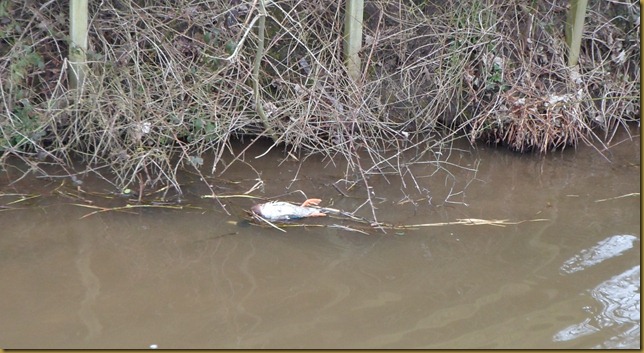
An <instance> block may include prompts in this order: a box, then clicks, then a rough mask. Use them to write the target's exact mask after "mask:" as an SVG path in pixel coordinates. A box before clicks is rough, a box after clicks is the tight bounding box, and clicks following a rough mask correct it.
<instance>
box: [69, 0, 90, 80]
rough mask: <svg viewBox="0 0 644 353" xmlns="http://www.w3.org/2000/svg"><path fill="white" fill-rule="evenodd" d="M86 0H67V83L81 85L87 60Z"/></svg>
mask: <svg viewBox="0 0 644 353" xmlns="http://www.w3.org/2000/svg"><path fill="white" fill-rule="evenodd" d="M87 12H88V0H69V38H70V43H69V58H68V61H69V64H70V70H69V75H68V78H69V85H70V88H72V89H75V88H79V87H82V86H83V82H84V81H85V65H86V61H87V56H86V53H87V26H88V25H87V23H88V21H87V19H88V16H87Z"/></svg>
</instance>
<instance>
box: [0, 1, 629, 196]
mask: <svg viewBox="0 0 644 353" xmlns="http://www.w3.org/2000/svg"><path fill="white" fill-rule="evenodd" d="M533 3H534V5H529V4H524V2H514V1H511V2H506V1H494V0H476V1H463V2H457V1H446V2H433V1H429V2H420V1H414V2H400V1H384V0H376V1H368V2H367V3H366V7H365V32H364V50H363V53H362V61H363V67H364V75H363V80H362V81H361V82H353V81H351V80H350V79H348V78H347V75H346V72H345V69H344V65H343V62H342V58H341V53H342V35H341V33H342V23H343V21H342V16H343V11H342V10H343V3H342V2H340V1H337V2H333V1H331V2H309V1H300V2H294V1H288V0H284V1H281V0H280V1H273V2H271V3H270V5H269V6H268V8H267V10H268V17H267V21H266V23H267V28H266V45H265V52H264V53H262V55H263V56H262V58H263V59H262V62H261V72H260V80H261V90H260V97H259V99H260V101H261V104H262V107H263V109H264V111H265V112H266V113H267V116H268V121H267V122H266V121H262V120H261V119H259V117H258V114H257V112H256V106H255V97H254V95H253V88H252V78H251V74H252V65H253V58H254V57H255V54H256V53H255V51H256V43H257V28H256V27H257V26H256V19H257V15H258V11H257V8H256V7H255V6H254V3H253V2H242V1H239V0H225V1H224V0H206V1H203V0H202V1H194V0H183V1H170V0H156V1H153V0H106V1H90V16H91V18H90V20H91V23H90V33H89V37H90V50H89V52H88V53H87V54H88V61H89V62H88V65H89V69H90V71H89V73H88V79H87V82H86V85H85V86H84V87H83V88H82V92H80V94H81V99H80V101H78V102H76V101H75V100H74V97H75V95H76V94H77V92H72V91H69V90H68V89H67V79H66V76H67V72H66V70H67V65H66V59H65V58H66V56H67V55H66V53H67V42H66V41H67V26H68V19H67V15H66V14H67V9H68V3H67V1H41V2H36V1H23V0H0V98H1V102H0V105H1V109H0V111H1V113H0V151H1V152H2V160H3V161H4V160H5V159H6V157H7V156H10V155H13V156H19V157H20V158H24V159H25V160H30V161H37V160H38V159H37V158H40V159H43V158H49V159H50V160H54V161H55V162H57V163H60V164H61V165H68V164H69V163H70V161H71V160H72V159H73V158H76V157H79V156H80V157H81V158H82V159H83V160H84V161H85V162H86V165H87V168H88V170H90V171H93V172H95V173H97V174H99V175H101V176H102V177H104V178H105V179H106V180H107V179H109V180H110V182H112V183H113V184H114V185H115V187H118V188H119V189H122V188H125V187H127V186H129V185H132V184H137V183H139V182H142V183H144V184H145V185H154V184H156V183H159V182H160V183H162V184H164V185H165V184H170V185H173V186H174V187H175V188H177V189H178V190H179V189H180V187H179V182H178V181H177V170H178V169H179V168H181V167H188V168H195V169H199V167H201V165H202V163H203V156H204V154H206V153H208V154H213V155H214V156H215V159H214V162H213V165H212V166H211V171H213V172H214V171H215V169H217V168H218V165H219V164H220V160H221V157H222V155H224V153H226V152H227V151H229V150H230V141H231V138H234V137H240V136H242V137H248V136H251V140H253V139H254V138H255V137H258V136H269V135H271V136H273V137H275V145H279V146H284V147H283V148H285V149H286V150H287V151H288V152H289V153H291V154H298V153H322V154H324V155H326V156H329V157H330V158H344V159H346V160H347V161H349V165H350V167H351V168H353V169H354V170H358V171H360V173H361V174H362V175H363V176H364V174H365V173H370V172H382V171H383V170H389V171H391V170H393V171H397V172H401V170H400V164H399V163H398V162H392V160H393V159H392V158H391V154H388V155H387V157H386V156H385V154H386V153H389V152H391V151H394V152H395V154H396V155H397V156H399V155H400V154H402V153H403V152H405V151H407V150H412V149H413V150H415V151H417V152H418V153H430V154H432V156H433V157H432V158H434V159H436V160H439V159H440V158H441V157H440V156H441V155H442V154H441V150H443V149H446V148H447V149H448V148H449V142H450V141H452V140H453V139H454V138H456V137H457V136H459V135H463V134H467V135H468V136H469V137H470V139H471V140H472V141H477V140H483V141H488V142H493V143H502V144H505V145H507V146H509V147H510V148H512V149H515V150H519V151H523V150H526V149H535V150H538V151H541V152H545V151H548V150H551V149H553V148H561V147H565V146H570V145H575V144H576V143H578V141H579V140H583V141H586V142H591V141H606V140H610V138H611V136H612V134H613V133H614V131H615V130H616V128H617V127H619V126H620V125H623V124H627V123H628V122H629V121H633V120H639V106H640V102H639V90H640V81H639V66H640V49H639V45H640V42H639V34H638V33H639V5H638V3H635V2H633V3H628V2H614V1H601V2H591V4H590V7H589V16H588V22H587V26H586V28H587V31H586V34H585V35H584V40H583V48H582V53H581V58H580V66H579V68H569V67H567V66H566V64H565V63H566V60H565V53H566V50H565V47H564V45H565V42H564V38H563V35H564V34H563V33H564V31H563V21H564V19H565V11H566V8H565V4H566V3H567V1H554V0H553V1H539V2H533ZM267 125H269V126H267ZM601 131H603V136H599V135H601V133H599V134H598V132H601ZM269 132H270V133H269ZM437 136H439V137H437ZM361 152H365V153H366V155H368V156H369V158H370V161H368V163H366V164H365V162H362V164H361V162H360V161H359V158H358V153H361ZM32 163H33V162H32ZM367 164H368V165H369V166H367ZM373 165H376V166H377V168H372V167H371V166H373Z"/></svg>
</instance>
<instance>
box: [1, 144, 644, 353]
mask: <svg viewBox="0 0 644 353" xmlns="http://www.w3.org/2000/svg"><path fill="white" fill-rule="evenodd" d="M635 133H639V132H638V131H636V132H635ZM615 141H623V142H621V143H614V144H613V145H612V146H610V149H609V150H607V151H604V154H605V156H606V157H607V158H608V159H609V160H607V159H606V158H604V157H602V156H601V155H600V154H599V153H597V151H596V150H594V149H592V148H590V147H585V146H580V147H579V148H577V149H576V150H573V149H568V150H565V151H563V152H556V153H553V154H551V155H549V156H547V157H542V156H535V155H520V154H515V153H511V152H507V151H504V150H500V149H495V148H490V147H485V146H479V147H478V148H477V149H470V148H468V146H467V145H466V144H462V145H461V149H460V150H454V151H453V152H452V154H451V156H450V159H449V160H450V161H451V162H453V163H455V165H460V166H464V167H467V168H458V167H455V166H454V165H452V166H447V165H446V170H439V171H436V168H435V166H434V165H432V164H431V163H429V162H430V159H429V158H428V163H427V164H421V165H416V166H412V167H410V168H409V169H408V170H407V174H406V176H405V178H403V179H402V181H401V180H400V178H396V177H395V176H393V175H389V176H387V175H385V176H376V175H374V176H372V177H370V178H369V179H368V180H369V184H370V187H371V188H372V197H373V202H374V204H375V205H376V207H377V209H376V211H375V215H376V216H377V217H378V220H379V221H381V222H390V223H393V224H397V225H410V224H427V223H439V222H454V221H456V220H458V219H465V218H475V219H484V220H506V219H507V220H509V221H523V220H533V219H546V220H545V221H539V222H525V223H520V224H513V225H506V226H505V227H501V226H493V225H458V224H457V225H437V226H433V227H421V228H418V229H416V230H409V229H405V230H388V231H387V232H386V233H382V232H373V231H372V232H370V234H369V235H364V234H361V233H358V232H353V231H348V230H347V229H343V228H340V227H334V225H339V226H344V227H354V228H357V227H358V225H356V224H353V223H351V222H347V221H343V220H340V219H333V218H328V219H321V218H320V219H315V220H308V221H306V222H309V223H311V224H314V225H324V226H325V227H314V226H311V227H291V228H287V229H286V230H287V232H285V233H283V232H280V231H278V230H275V229H272V228H270V227H268V228H263V227H257V226H252V225H248V224H247V223H245V222H240V221H241V220H243V219H244V217H245V213H244V210H247V209H249V207H250V206H251V205H252V204H253V202H256V201H253V200H252V199H249V198H241V197H240V198H227V199H222V200H221V201H222V203H223V204H224V205H225V207H226V210H227V211H228V213H230V215H228V214H227V213H226V212H224V211H222V209H221V207H220V206H219V205H218V204H217V203H216V201H214V200H212V199H202V198H200V196H201V195H207V194H209V193H210V191H209V190H208V189H207V188H206V187H205V186H204V184H203V183H200V182H199V180H198V176H191V177H192V178H193V179H194V180H193V182H188V183H186V185H184V193H185V194H184V200H183V201H182V203H181V205H183V206H185V207H186V208H184V209H183V210H173V209H168V208H162V207H160V208H139V209H129V210H127V211H128V212H117V211H109V212H99V213H95V214H91V215H89V216H88V214H90V213H92V212H94V211H95V209H91V208H87V207H81V206H78V205H74V204H84V205H88V204H89V203H90V202H94V203H93V204H92V205H95V206H101V207H117V206H122V205H124V204H125V199H123V198H118V197H115V198H114V199H108V198H107V197H106V196H105V195H108V191H113V190H111V189H110V188H109V187H107V186H106V185H102V184H101V183H100V181H99V180H93V179H92V178H90V177H87V178H84V179H82V180H83V184H82V185H81V190H85V189H87V190H90V189H92V190H99V191H100V190H104V193H103V194H101V195H90V194H87V193H82V192H80V191H78V190H77V189H76V188H75V187H74V186H73V185H72V183H71V182H70V180H69V179H65V178H54V179H46V178H45V179H43V178H35V177H34V176H33V175H30V176H27V177H25V178H24V179H22V180H20V181H19V182H17V183H14V184H9V183H8V179H9V178H11V177H15V175H19V173H22V172H21V170H22V169H21V168H23V169H24V168H25V167H24V166H21V165H20V164H19V163H16V164H15V165H14V166H12V167H9V168H7V170H5V171H3V173H2V175H1V179H0V191H1V192H2V196H1V197H0V202H1V205H2V208H1V209H0V227H1V228H0V229H1V233H2V236H1V237H0V251H1V256H0V261H1V263H2V265H1V266H0V279H1V281H2V298H3V300H2V301H1V302H0V312H2V315H1V316H0V346H2V347H3V348H616V347H619V348H639V346H640V260H641V259H640V254H641V252H640V244H641V240H640V229H641V228H640V196H639V192H640V144H639V137H636V138H635V139H634V140H628V139H626V136H623V137H621V138H617V139H616V140H615ZM265 147H266V146H262V145H258V146H257V147H252V148H250V149H249V150H247V151H246V154H245V157H246V160H247V161H249V163H250V166H249V165H246V164H243V163H237V164H233V166H232V167H231V168H229V169H228V170H227V171H226V172H225V173H224V174H223V175H221V176H218V177H215V176H212V175H211V174H209V173H206V174H205V176H206V177H207V178H209V177H212V180H209V182H211V183H212V184H213V187H214V190H215V191H216V192H217V193H218V194H220V195H241V194H243V193H244V192H246V191H249V190H251V189H253V187H254V186H256V187H257V188H256V189H255V190H253V191H252V192H250V193H249V194H250V195H254V196H262V197H268V196H276V195H281V194H285V193H289V192H293V191H295V190H301V191H302V192H304V193H305V194H306V196H308V197H319V198H321V199H323V200H324V201H323V203H324V204H325V205H331V206H332V207H335V208H341V209H343V210H347V211H355V210H356V209H357V212H356V214H360V215H361V216H364V217H367V218H372V217H373V214H372V213H371V211H370V210H369V207H367V206H364V207H362V208H359V206H360V205H361V204H362V203H363V202H364V201H365V197H366V193H365V185H364V184H361V183H358V184H356V185H355V186H354V187H353V188H350V189H347V184H346V183H344V182H342V181H340V182H337V181H338V180H339V179H343V178H345V177H347V176H349V175H350V174H351V173H347V172H346V168H345V166H343V165H340V164H335V165H334V164H333V163H330V162H329V161H328V160H323V159H321V158H308V159H306V160H305V161H303V162H296V161H293V160H288V159H287V160H284V159H283V158H284V154H283V153H281V151H279V150H274V151H271V152H270V153H268V154H267V155H266V156H264V157H262V158H258V159H255V158H254V157H255V156H258V155H260V154H262V153H263V152H264V150H263V148H265ZM206 169H209V166H207V163H206V166H204V170H206ZM253 169H254V170H253ZM474 169H476V172H474V171H473V170H474ZM257 173H261V175H258V174H257ZM186 178H187V179H189V178H188V177H186ZM259 180H261V181H263V184H258V181H259ZM336 182H337V183H336ZM334 183H335V185H336V186H337V187H338V189H340V190H341V191H342V192H343V193H345V194H346V196H345V195H342V194H341V193H340V192H339V191H338V190H337V189H336V187H334V186H333V185H332V184H334ZM10 194H33V195H40V196H39V197H35V198H32V199H28V200H22V199H21V198H20V197H19V196H15V195H13V196H12V195H10ZM304 198H305V196H304V195H303V194H301V193H299V192H296V193H292V194H289V195H285V196H282V197H281V198H280V199H283V200H290V201H302V200H303V199H304ZM16 200H22V201H20V202H15V203H12V202H13V201H16ZM187 206H192V208H190V207H187ZM84 216H85V217H84ZM296 224H300V223H296Z"/></svg>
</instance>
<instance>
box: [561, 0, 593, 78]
mask: <svg viewBox="0 0 644 353" xmlns="http://www.w3.org/2000/svg"><path fill="white" fill-rule="evenodd" d="M587 5H588V0H571V1H570V11H569V12H568V16H567V18H566V44H568V66H575V65H577V62H578V61H579V49H580V48H581V35H582V33H583V31H584V19H585V17H586V6H587Z"/></svg>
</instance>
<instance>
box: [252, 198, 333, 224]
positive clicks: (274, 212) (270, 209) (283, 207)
mask: <svg viewBox="0 0 644 353" xmlns="http://www.w3.org/2000/svg"><path fill="white" fill-rule="evenodd" d="M321 201H322V200H320V199H308V200H306V201H304V202H303V203H302V205H299V206H298V205H294V204H292V203H289V202H282V201H272V202H267V203H261V204H258V205H254V206H253V207H251V208H250V210H251V211H252V212H253V213H254V214H256V215H258V216H260V217H262V218H264V219H267V220H269V221H288V220H291V219H300V218H307V217H324V216H326V213H323V212H321V210H320V209H319V208H313V207H308V206H309V205H317V204H319V203H320V202H321Z"/></svg>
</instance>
